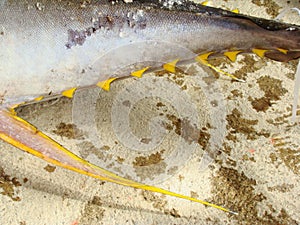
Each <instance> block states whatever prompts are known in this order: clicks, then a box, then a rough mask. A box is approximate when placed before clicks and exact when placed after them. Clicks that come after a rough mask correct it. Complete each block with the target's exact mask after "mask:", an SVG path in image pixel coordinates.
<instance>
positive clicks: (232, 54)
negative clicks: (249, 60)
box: [223, 51, 242, 62]
mask: <svg viewBox="0 0 300 225" xmlns="http://www.w3.org/2000/svg"><path fill="white" fill-rule="evenodd" d="M240 52H242V51H231V52H224V53H223V55H224V56H226V57H227V58H228V59H229V60H230V61H231V62H235V61H236V57H237V55H238V54H239V53H240Z"/></svg>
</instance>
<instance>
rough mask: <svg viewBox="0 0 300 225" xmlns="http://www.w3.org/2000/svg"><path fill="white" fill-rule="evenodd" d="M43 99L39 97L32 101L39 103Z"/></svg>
mask: <svg viewBox="0 0 300 225" xmlns="http://www.w3.org/2000/svg"><path fill="white" fill-rule="evenodd" d="M43 99H44V96H42V95H41V96H39V97H36V98H35V99H34V101H36V102H39V101H41V100H43Z"/></svg>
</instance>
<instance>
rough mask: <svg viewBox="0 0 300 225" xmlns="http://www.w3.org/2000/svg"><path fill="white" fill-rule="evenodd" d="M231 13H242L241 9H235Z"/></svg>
mask: <svg viewBox="0 0 300 225" xmlns="http://www.w3.org/2000/svg"><path fill="white" fill-rule="evenodd" d="M231 12H233V13H237V14H238V13H240V10H239V9H234V10H231Z"/></svg>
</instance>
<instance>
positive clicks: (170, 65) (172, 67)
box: [163, 59, 179, 73]
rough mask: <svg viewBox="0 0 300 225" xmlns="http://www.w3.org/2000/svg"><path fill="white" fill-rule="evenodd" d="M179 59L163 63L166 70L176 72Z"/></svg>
mask: <svg viewBox="0 0 300 225" xmlns="http://www.w3.org/2000/svg"><path fill="white" fill-rule="evenodd" d="M178 61H179V59H175V60H174V61H172V62H168V63H166V64H164V65H163V68H164V70H166V71H168V72H171V73H175V72H176V71H175V69H176V64H177V63H178Z"/></svg>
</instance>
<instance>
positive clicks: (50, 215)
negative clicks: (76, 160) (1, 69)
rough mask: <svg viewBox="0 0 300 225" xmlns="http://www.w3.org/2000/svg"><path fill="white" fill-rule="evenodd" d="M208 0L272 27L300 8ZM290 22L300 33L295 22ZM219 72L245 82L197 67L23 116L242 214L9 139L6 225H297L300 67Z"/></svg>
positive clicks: (98, 154)
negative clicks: (92, 170)
mask: <svg viewBox="0 0 300 225" xmlns="http://www.w3.org/2000/svg"><path fill="white" fill-rule="evenodd" d="M210 2H211V5H212V6H219V7H223V8H226V9H235V8H238V9H239V10H240V12H241V13H244V14H250V15H253V16H259V17H265V18H274V17H275V16H276V15H278V13H279V12H280V11H282V10H283V9H286V8H291V7H299V6H300V3H299V1H298V0H291V1H282V0H269V1H266V0H240V1H237V0H223V1H221V0H220V1H210ZM284 20H285V21H286V22H294V23H297V24H300V18H299V16H298V17H297V14H296V13H295V14H294V13H291V12H290V13H288V14H287V15H286V16H285V17H284ZM211 63H212V64H214V65H217V66H219V67H220V68H222V69H224V70H226V71H228V72H231V73H232V74H234V75H236V76H237V77H239V78H242V79H244V80H246V83H239V82H232V81H231V80H230V79H228V78H227V77H224V76H219V75H218V74H216V73H215V72H212V71H211V70H210V69H208V68H205V67H202V66H199V65H198V64H197V63H193V64H189V65H186V66H184V67H183V68H182V69H183V70H184V71H182V72H180V71H179V72H176V73H175V74H171V73H167V72H157V73H151V74H147V75H145V76H144V77H143V78H141V79H134V78H129V79H124V80H120V81H117V82H114V83H113V84H112V87H111V88H112V90H111V91H110V92H104V91H101V90H99V89H89V90H85V91H80V92H78V93H77V94H76V96H75V98H74V99H73V102H72V100H69V99H66V98H60V99H54V100H51V101H48V102H42V103H39V104H35V105H30V106H25V107H22V108H20V109H19V115H20V116H22V117H23V118H25V119H27V120H28V121H30V122H31V123H32V124H34V125H36V126H37V127H38V128H39V129H41V130H42V131H44V132H45V133H47V134H48V135H50V136H51V137H53V138H54V139H55V140H57V141H58V142H60V143H61V144H63V145H64V146H65V147H67V148H68V149H72V151H73V152H75V153H76V154H79V155H81V156H82V157H84V158H86V159H88V160H90V161H91V162H93V163H95V164H97V165H99V166H102V167H105V168H106V169H108V170H110V171H113V172H115V173H118V174H120V175H122V176H125V177H129V178H132V179H134V180H137V181H141V182H144V183H148V184H151V185H156V186H159V187H162V188H165V189H168V190H171V191H174V192H178V193H182V194H185V195H188V196H193V197H197V198H199V199H203V200H207V201H210V202H213V203H215V204H218V205H222V206H224V207H226V208H230V209H231V210H233V211H236V212H238V213H239V215H230V214H228V213H225V212H222V211H219V210H217V209H214V208H209V207H205V206H203V205H201V204H197V203H192V202H189V201H185V200H181V199H177V198H174V197H168V196H163V195H160V194H153V193H149V192H146V191H141V190H136V189H133V188H128V187H123V186H119V185H116V184H111V183H107V182H101V181H99V180H95V179H92V178H89V177H86V176H83V175H80V174H76V173H74V172H71V171H67V170H65V169H61V168H58V167H54V166H52V165H50V164H48V163H46V162H44V161H42V160H40V159H38V158H36V157H34V156H31V155H29V154H27V153H24V152H22V151H20V150H18V149H17V148H14V147H12V146H10V145H8V144H6V143H4V142H2V141H1V142H0V156H1V157H0V193H1V195H0V202H1V204H0V224H1V225H2V224H3V225H4V224H13V225H14V224H16V225H17V224H18V225H39V224H41V225H43V224H47V225H48V224H51V225H52V224H53V225H54V224H58V225H62V224H65V225H75V224H83V225H89V224H132V225H133V224H135V225H140V224H143V225H144V224H145V225H152V224H299V223H300V211H299V209H300V200H299V199H300V196H299V195H300V194H299V193H300V185H299V181H300V177H299V174H300V172H299V169H300V156H299V154H300V147H299V146H300V117H299V113H298V116H297V120H296V124H291V123H290V117H291V105H292V101H293V87H294V73H295V71H296V64H297V62H290V63H279V62H274V61H271V60H268V59H260V58H259V57H257V56H255V55H240V56H239V57H238V62H237V63H231V62H230V61H229V60H228V59H225V58H220V59H217V60H214V61H211ZM216 76H217V79H215V78H214V77H216ZM298 97H299V96H298ZM208 155H209V156H210V157H212V158H213V159H214V160H210V159H209V157H208Z"/></svg>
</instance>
